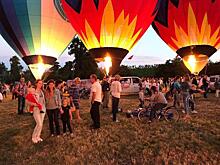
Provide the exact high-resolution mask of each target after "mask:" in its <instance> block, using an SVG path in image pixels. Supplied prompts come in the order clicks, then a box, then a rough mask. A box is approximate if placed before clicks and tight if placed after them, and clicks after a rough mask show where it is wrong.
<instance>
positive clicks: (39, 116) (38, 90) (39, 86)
mask: <svg viewBox="0 0 220 165" xmlns="http://www.w3.org/2000/svg"><path fill="white" fill-rule="evenodd" d="M34 95H35V98H36V100H37V102H38V103H39V104H40V105H41V110H40V109H39V105H38V104H36V103H32V102H29V101H27V103H28V104H29V105H30V106H34V108H33V117H34V120H35V122H36V126H35V128H34V132H33V134H32V141H33V143H38V142H42V141H43V139H42V138H41V137H40V135H41V131H42V128H43V121H44V116H45V112H46V108H45V97H44V93H43V81H42V80H37V81H36V82H35V92H34Z"/></svg>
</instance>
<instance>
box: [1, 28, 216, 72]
mask: <svg viewBox="0 0 220 165" xmlns="http://www.w3.org/2000/svg"><path fill="white" fill-rule="evenodd" d="M146 45H147V46H146ZM0 50H1V55H0V56H1V57H2V58H1V60H0V62H3V63H4V64H5V65H6V67H7V68H8V69H10V62H9V59H10V58H11V57H12V56H17V57H19V56H18V55H17V54H16V53H15V51H14V50H13V49H12V48H11V47H10V46H9V45H8V44H7V42H6V41H5V40H4V39H3V38H2V36H1V35H0ZM163 54H164V55H163ZM132 55H133V58H132V59H131V60H129V59H128V58H129V57H131V56H132ZM161 55H162V56H161ZM176 55H177V54H176V52H174V51H173V50H172V49H171V48H170V47H169V46H167V45H166V44H165V43H164V42H163V40H162V39H161V38H160V37H159V36H158V35H157V34H156V32H155V31H154V30H153V28H152V27H151V26H150V27H149V29H148V30H147V31H146V33H145V34H144V35H143V36H142V38H141V39H140V40H139V41H138V42H137V44H136V45H135V46H134V48H133V49H132V50H131V51H130V52H129V53H128V54H127V56H126V57H125V58H124V59H123V61H122V63H121V65H125V66H145V65H155V64H164V63H165V62H166V61H167V60H169V59H171V60H172V59H174V58H175V57H176ZM19 59H20V62H21V64H22V66H23V67H24V69H28V67H27V65H26V64H25V63H24V61H23V60H22V59H21V57H19ZM73 60H74V56H73V55H72V56H70V55H68V50H67V49H66V50H65V51H64V53H63V54H62V55H61V56H60V57H59V58H58V59H57V61H58V62H59V63H60V65H61V66H64V65H65V63H66V62H67V61H73ZM210 60H211V61H212V62H220V51H217V52H216V53H215V54H214V55H213V56H212V57H211V58H210Z"/></svg>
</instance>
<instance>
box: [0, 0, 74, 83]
mask: <svg viewBox="0 0 220 165" xmlns="http://www.w3.org/2000/svg"><path fill="white" fill-rule="evenodd" d="M60 4H61V3H60V0H0V32H1V35H2V37H3V38H4V39H5V40H6V41H7V43H8V44H9V45H10V46H11V47H12V48H13V49H14V51H15V52H16V53H17V54H18V55H19V56H20V57H21V58H22V59H23V60H24V61H25V62H26V64H27V65H28V66H29V68H30V70H31V71H32V73H33V75H34V76H35V78H36V79H38V78H41V77H42V75H43V73H44V71H45V70H46V69H49V68H50V67H51V66H52V65H53V64H54V62H55V61H56V59H57V58H58V57H59V56H60V55H61V53H62V52H63V50H64V49H65V48H66V46H67V45H68V43H69V42H70V41H71V39H72V38H73V36H74V35H75V31H74V30H73V28H72V27H71V24H70V23H69V22H67V19H66V18H65V14H64V12H63V11H62V7H61V6H60Z"/></svg>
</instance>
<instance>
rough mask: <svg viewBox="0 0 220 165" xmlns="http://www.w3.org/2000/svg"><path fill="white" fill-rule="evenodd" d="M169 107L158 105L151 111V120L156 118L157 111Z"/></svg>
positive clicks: (162, 104)
mask: <svg viewBox="0 0 220 165" xmlns="http://www.w3.org/2000/svg"><path fill="white" fill-rule="evenodd" d="M166 106H167V104H164V103H156V104H154V105H153V106H152V107H151V111H150V120H153V118H155V117H156V115H155V114H156V111H158V110H160V109H162V108H165V107H166Z"/></svg>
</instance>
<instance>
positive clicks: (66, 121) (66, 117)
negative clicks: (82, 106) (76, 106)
mask: <svg viewBox="0 0 220 165" xmlns="http://www.w3.org/2000/svg"><path fill="white" fill-rule="evenodd" d="M60 113H61V120H62V123H63V136H66V126H67V127H68V129H69V132H70V136H71V137H72V136H73V131H72V128H71V124H70V121H71V120H72V119H73V117H72V112H71V107H70V105H69V99H68V98H66V97H64V98H63V100H62V108H61V109H60Z"/></svg>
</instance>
